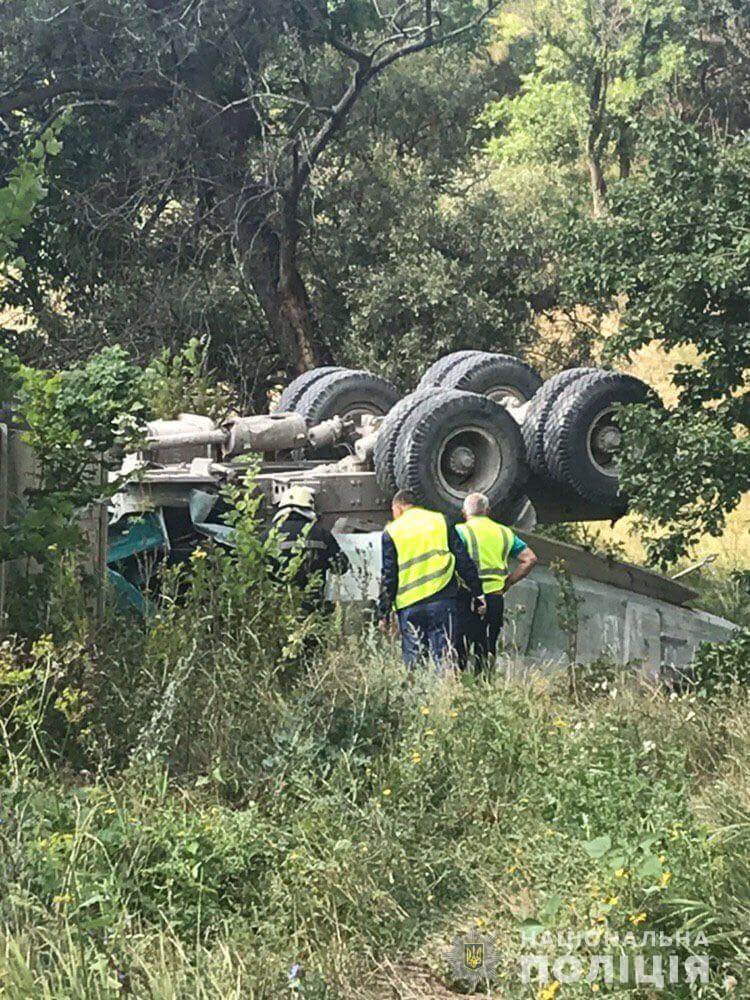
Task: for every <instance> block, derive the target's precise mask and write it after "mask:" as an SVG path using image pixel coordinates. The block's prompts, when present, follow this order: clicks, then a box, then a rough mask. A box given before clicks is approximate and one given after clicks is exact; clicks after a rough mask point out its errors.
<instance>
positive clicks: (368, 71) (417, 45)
mask: <svg viewBox="0 0 750 1000" xmlns="http://www.w3.org/2000/svg"><path fill="white" fill-rule="evenodd" d="M501 3H502V0H488V3H487V7H486V8H485V9H484V10H483V11H482V13H481V14H480V15H479V16H478V17H476V18H474V19H472V20H471V21H467V22H466V24H463V25H461V26H460V27H458V28H454V29H453V31H449V32H448V34H447V35H441V36H436V35H435V34H434V32H433V28H434V27H436V26H437V25H436V24H435V23H433V22H430V23H427V24H425V25H424V26H423V27H421V28H417V29H415V31H416V32H418V34H419V36H420V37H418V38H417V39H416V40H415V41H411V42H408V43H407V44H405V45H401V46H400V47H399V48H397V49H395V50H394V51H393V52H390V53H389V54H388V55H385V56H382V57H381V58H380V59H378V60H375V59H374V56H375V54H377V52H378V51H379V50H380V49H381V48H382V47H383V44H384V43H382V42H381V43H380V44H379V45H378V46H377V47H376V48H375V50H373V52H371V53H370V55H369V56H367V57H366V61H365V62H363V63H359V62H358V61H357V62H358V66H357V70H356V72H355V74H354V76H353V77H352V79H351V81H350V82H349V85H348V87H347V88H346V90H345V91H344V93H343V94H342V95H341V97H340V99H339V101H338V102H337V103H336V104H335V105H334V106H333V108H332V109H331V115H330V118H329V119H328V121H326V122H324V123H323V125H322V126H321V127H320V129H319V130H318V132H317V133H316V134H315V135H314V136H313V138H312V140H311V142H310V145H309V147H308V150H307V152H306V153H305V155H304V156H303V157H302V159H301V160H300V163H299V169H298V170H297V172H296V176H295V177H293V178H292V182H291V184H290V185H289V188H288V190H287V192H286V196H285V200H286V201H287V203H288V204H291V205H294V206H296V203H297V201H298V200H299V196H300V194H301V192H302V189H303V188H304V186H305V184H306V183H307V180H308V178H309V176H310V173H311V171H312V168H313V167H314V166H315V163H316V162H317V160H318V158H319V157H320V154H321V153H322V152H323V150H324V149H325V148H326V146H327V145H328V143H329V142H330V141H331V140H332V139H333V137H334V136H335V135H336V134H337V133H338V132H340V131H341V129H342V128H343V124H344V120H345V119H346V116H347V114H348V113H349V111H351V109H352V108H353V107H354V105H355V104H356V102H357V100H358V99H359V97H360V96H361V94H362V92H363V91H364V89H365V87H366V86H367V84H368V83H369V82H370V80H372V79H373V78H374V77H375V76H377V75H378V74H379V73H382V71H383V70H384V69H386V68H387V67H388V66H390V65H392V64H393V63H395V62H397V61H398V60H399V59H403V58H404V57H405V56H408V55H413V54H414V53H416V52H423V51H425V50H426V49H430V48H434V47H436V46H439V45H446V44H448V43H449V42H452V41H455V40H456V39H457V38H460V37H461V36H462V35H465V34H467V33H468V32H469V31H471V30H473V29H474V28H477V27H479V25H480V24H482V23H483V22H484V21H485V20H486V19H487V18H488V17H489V16H490V14H491V13H492V12H493V11H494V10H496V9H497V8H498V7H499V6H500V4H501ZM428 9H429V2H427V3H426V7H425V10H426V11H427V10H428ZM403 37H404V34H403V32H402V34H401V35H398V36H392V37H391V38H389V39H387V42H391V41H396V40H398V39H401V40H403ZM329 41H330V39H329ZM332 44H333V43H332ZM334 47H335V46H334ZM352 51H353V50H352Z"/></svg>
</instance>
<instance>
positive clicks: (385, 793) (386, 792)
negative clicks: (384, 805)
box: [383, 788, 391, 799]
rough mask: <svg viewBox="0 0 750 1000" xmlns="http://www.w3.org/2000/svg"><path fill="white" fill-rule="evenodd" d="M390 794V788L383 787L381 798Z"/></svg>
mask: <svg viewBox="0 0 750 1000" xmlns="http://www.w3.org/2000/svg"><path fill="white" fill-rule="evenodd" d="M390 794H391V790H390V788H384V789H383V798H386V799H387V798H388V796H389V795H390Z"/></svg>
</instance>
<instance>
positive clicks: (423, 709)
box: [419, 705, 430, 715]
mask: <svg viewBox="0 0 750 1000" xmlns="http://www.w3.org/2000/svg"><path fill="white" fill-rule="evenodd" d="M419 711H420V712H421V713H422V715H429V714H430V710H429V708H428V707H427V706H426V705H422V707H421V708H420V710H419Z"/></svg>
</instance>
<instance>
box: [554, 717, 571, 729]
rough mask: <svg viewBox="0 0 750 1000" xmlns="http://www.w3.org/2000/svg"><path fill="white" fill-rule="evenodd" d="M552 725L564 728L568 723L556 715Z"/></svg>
mask: <svg viewBox="0 0 750 1000" xmlns="http://www.w3.org/2000/svg"><path fill="white" fill-rule="evenodd" d="M552 725H553V726H557V728H558V729H564V728H565V727H566V726H567V725H568V723H567V722H566V721H565V719H563V718H561V717H560V716H559V715H558V717H557V718H556V719H555V721H554V722H553V723H552Z"/></svg>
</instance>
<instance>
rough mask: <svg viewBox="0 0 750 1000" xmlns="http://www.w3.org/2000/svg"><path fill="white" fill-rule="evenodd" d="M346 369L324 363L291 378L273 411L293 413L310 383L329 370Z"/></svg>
mask: <svg viewBox="0 0 750 1000" xmlns="http://www.w3.org/2000/svg"><path fill="white" fill-rule="evenodd" d="M347 370H348V369H346V368H339V367H338V366H336V365H324V366H323V367H322V368H311V369H310V371H309V372H303V373H302V374H301V375H298V376H297V378H295V379H293V380H292V381H291V382H290V383H289V385H288V386H287V387H286V389H284V391H283V392H282V393H281V395H280V396H279V401H278V403H277V404H276V408H275V412H276V413H293V412H294V407H295V406H296V405H297V403H298V402H299V400H300V399H301V398H302V396H303V395H304V394H305V392H307V390H308V389H309V388H310V386H311V385H313V384H314V383H315V382H317V381H319V380H320V379H321V378H323V376H324V375H330V374H331V372H343V371H347Z"/></svg>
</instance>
